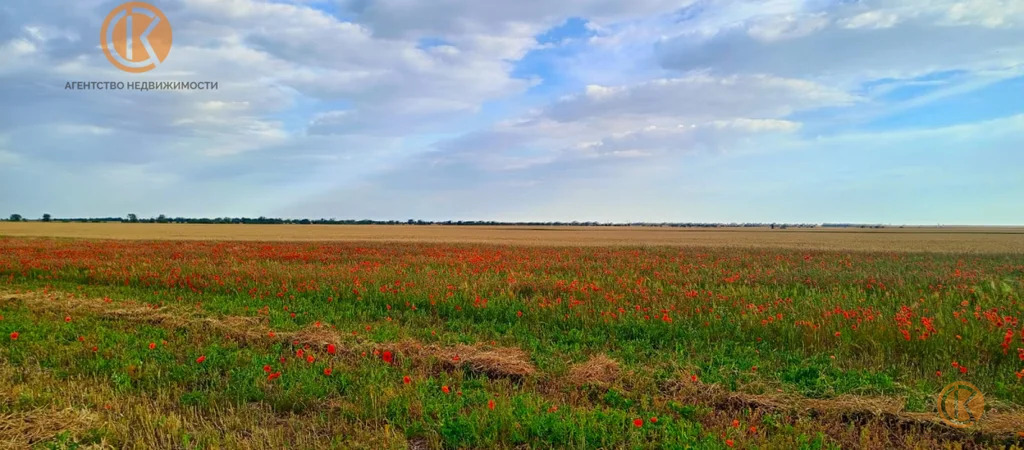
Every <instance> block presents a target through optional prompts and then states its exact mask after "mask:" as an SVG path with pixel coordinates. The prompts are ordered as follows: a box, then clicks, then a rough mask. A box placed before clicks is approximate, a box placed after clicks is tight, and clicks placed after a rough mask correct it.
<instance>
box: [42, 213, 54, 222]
mask: <svg viewBox="0 0 1024 450" xmlns="http://www.w3.org/2000/svg"><path fill="white" fill-rule="evenodd" d="M51 217H52V216H50V214H49V213H47V214H43V222H49V221H50V218H51Z"/></svg>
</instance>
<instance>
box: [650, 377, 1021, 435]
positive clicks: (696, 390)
mask: <svg viewBox="0 0 1024 450" xmlns="http://www.w3.org/2000/svg"><path fill="white" fill-rule="evenodd" d="M663 390H664V391H665V392H666V393H668V394H669V395H671V396H672V397H673V398H676V399H678V400H681V401H685V402H696V403H702V404H709V405H714V406H716V407H718V408H723V409H727V410H745V409H751V408H753V409H756V410H761V411H780V412H787V413H795V415H797V416H801V417H804V416H814V417H824V418H842V420H844V421H847V422H850V423H867V422H878V421H880V420H881V421H886V422H888V423H890V424H891V425H890V427H891V428H893V429H896V430H901V429H906V428H907V427H909V426H915V427H917V428H921V429H930V430H932V432H934V433H935V434H936V435H950V436H955V435H957V434H959V433H964V432H968V433H978V434H981V435H989V436H999V437H1002V438H1012V437H1016V436H1017V435H1018V433H1020V427H1021V425H1022V424H1024V411H1020V410H1016V409H1014V410H998V409H990V410H988V411H986V412H985V415H984V416H983V417H982V419H981V420H980V421H978V423H977V424H976V425H975V426H974V427H972V428H971V429H970V430H969V431H965V430H961V429H956V428H953V427H950V426H949V425H946V424H945V423H944V422H943V421H942V419H941V418H940V417H939V416H938V414H936V413H934V412H908V411H904V405H905V404H906V401H905V399H903V398H899V397H881V396H875V397H867V396H856V395H842V396H839V397H835V398H828V399H815V398H806V397H801V396H798V395H793V394H782V393H772V394H750V393H745V392H730V391H727V390H725V389H723V388H721V387H720V386H717V385H706V384H703V383H692V382H687V381H676V382H672V383H669V384H668V385H666V386H664V389H663Z"/></svg>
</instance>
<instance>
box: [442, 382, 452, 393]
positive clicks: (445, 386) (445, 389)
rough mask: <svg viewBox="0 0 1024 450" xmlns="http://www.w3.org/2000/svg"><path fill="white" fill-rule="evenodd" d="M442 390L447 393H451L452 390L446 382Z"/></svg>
mask: <svg viewBox="0 0 1024 450" xmlns="http://www.w3.org/2000/svg"><path fill="white" fill-rule="evenodd" d="M441 392H444V393H445V394H450V393H451V392H452V390H451V389H448V385H447V384H446V385H444V386H441Z"/></svg>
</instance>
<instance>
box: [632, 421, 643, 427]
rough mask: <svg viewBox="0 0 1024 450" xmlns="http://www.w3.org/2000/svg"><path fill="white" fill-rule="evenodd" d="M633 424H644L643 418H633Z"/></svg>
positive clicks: (636, 425)
mask: <svg viewBox="0 0 1024 450" xmlns="http://www.w3.org/2000/svg"><path fill="white" fill-rule="evenodd" d="M633 426H634V427H637V428H640V427H642V426H644V419H633Z"/></svg>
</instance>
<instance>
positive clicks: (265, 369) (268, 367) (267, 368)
mask: <svg viewBox="0 0 1024 450" xmlns="http://www.w3.org/2000/svg"><path fill="white" fill-rule="evenodd" d="M270 370H271V369H270V364H267V365H265V366H263V371H264V372H266V373H270Z"/></svg>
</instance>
